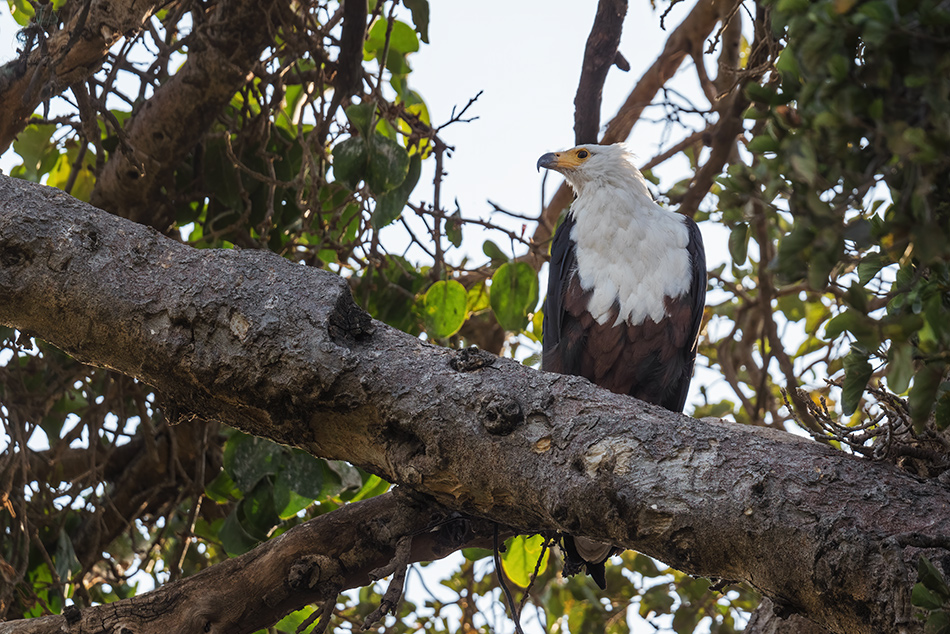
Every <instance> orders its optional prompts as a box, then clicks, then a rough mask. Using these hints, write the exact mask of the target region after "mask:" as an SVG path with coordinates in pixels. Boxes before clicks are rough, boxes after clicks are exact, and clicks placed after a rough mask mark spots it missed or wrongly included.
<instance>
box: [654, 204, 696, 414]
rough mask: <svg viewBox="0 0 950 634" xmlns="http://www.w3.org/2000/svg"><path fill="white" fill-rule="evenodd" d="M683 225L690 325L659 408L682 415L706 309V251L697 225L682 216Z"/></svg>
mask: <svg viewBox="0 0 950 634" xmlns="http://www.w3.org/2000/svg"><path fill="white" fill-rule="evenodd" d="M683 222H684V223H685V224H686V228H687V230H688V231H689V243H688V244H687V245H686V250H687V251H688V252H689V261H690V270H691V274H692V275H691V279H690V283H689V292H687V294H686V295H685V296H684V297H683V299H684V300H685V301H686V302H687V303H688V304H689V308H690V322H689V336H688V338H687V339H686V341H687V342H688V345H687V346H685V347H684V348H683V350H682V353H681V354H682V356H681V360H682V373H681V375H680V376H679V378H678V379H677V380H676V383H675V385H674V386H673V389H672V390H670V392H669V396H668V397H667V400H665V401H664V402H663V403H661V404H662V405H663V407H665V408H666V409H669V410H673V411H674V412H682V411H683V407H684V406H685V405H686V394H687V392H689V382H690V380H691V379H692V378H693V366H694V365H695V363H696V349H697V346H698V345H699V327H700V326H701V325H702V323H703V310H704V308H705V306H706V250H705V248H704V247H703V235H702V234H701V233H700V232H699V226H698V225H697V224H696V222H695V221H693V219H692V218H689V217H687V216H683Z"/></svg>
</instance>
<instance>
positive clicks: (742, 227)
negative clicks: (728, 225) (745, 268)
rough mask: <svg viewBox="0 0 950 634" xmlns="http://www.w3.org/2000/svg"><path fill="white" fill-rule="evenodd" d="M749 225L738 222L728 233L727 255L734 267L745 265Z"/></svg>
mask: <svg viewBox="0 0 950 634" xmlns="http://www.w3.org/2000/svg"><path fill="white" fill-rule="evenodd" d="M749 233H750V232H749V225H748V224H746V223H744V222H740V223H738V224H736V226H734V227H733V228H732V231H731V232H729V255H731V256H732V263H733V264H735V265H739V266H741V265H743V264H745V261H746V257H747V255H748V252H749Z"/></svg>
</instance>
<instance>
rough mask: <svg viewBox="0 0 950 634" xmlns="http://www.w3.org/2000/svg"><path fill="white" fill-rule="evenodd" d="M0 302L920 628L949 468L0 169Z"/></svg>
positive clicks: (438, 496)
mask: <svg viewBox="0 0 950 634" xmlns="http://www.w3.org/2000/svg"><path fill="white" fill-rule="evenodd" d="M0 297H3V298H4V301H2V302H0V323H2V324H6V325H8V326H13V327H16V328H18V329H20V330H21V331H24V332H27V333H29V334H33V335H36V336H38V337H42V338H43V339H45V340H47V341H49V342H50V343H53V344H54V345H57V346H59V347H60V348H62V349H63V350H65V351H67V352H68V353H70V354H72V355H74V356H75V357H77V358H78V359H80V360H83V361H86V362H88V363H93V364H96V365H101V366H105V367H109V368H113V369H115V370H117V371H120V372H124V373H126V374H129V375H131V376H134V377H136V378H139V379H141V380H142V381H145V382H147V383H149V384H150V385H152V386H154V387H155V388H157V389H159V390H160V391H162V392H163V393H165V395H166V396H167V397H168V398H169V399H170V400H171V401H173V402H176V403H178V405H179V407H180V408H181V409H182V410H184V411H191V412H194V413H196V414H198V415H200V416H204V417H209V418H216V419H219V420H221V421H224V422H226V423H228V424H230V425H233V426H235V427H238V428H240V429H242V430H244V431H247V432H248V433H252V434H257V435H260V436H266V437H268V438H272V439H274V440H277V441H279V442H283V443H287V444H293V445H297V446H300V447H303V448H305V449H306V450H308V451H310V452H312V453H314V454H315V455H319V456H322V457H326V458H340V459H345V460H349V461H350V462H352V463H354V464H357V465H359V466H361V467H363V468H365V469H367V470H369V471H371V472H374V473H377V474H379V475H380V476H382V477H384V478H386V479H387V480H389V481H391V482H394V483H398V484H401V485H405V486H406V487H408V488H411V489H414V490H415V491H417V492H419V493H421V494H424V495H427V496H431V497H432V498H434V499H435V500H437V501H438V502H439V503H440V504H442V505H444V506H445V507H446V508H449V509H453V510H458V511H460V512H462V513H465V514H468V515H472V516H475V517H483V518H487V519H493V520H495V521H498V522H501V523H503V524H505V525H509V526H513V527H516V528H517V529H519V530H522V531H540V530H563V531H568V532H570V533H572V534H574V535H581V536H585V537H590V538H593V539H599V540H604V541H607V540H609V541H612V542H614V543H616V544H619V545H622V546H624V547H627V548H633V549H636V550H638V551H640V552H643V553H646V554H648V555H651V556H654V557H657V558H659V559H661V560H663V561H664V562H667V563H669V564H670V565H672V566H674V567H676V568H678V569H680V570H683V571H685V572H688V573H691V574H696V575H703V576H708V577H714V578H721V579H727V580H733V581H746V582H748V583H750V584H751V585H752V586H753V587H755V588H757V589H759V590H760V591H761V592H763V593H764V594H765V595H767V596H769V597H770V598H772V599H773V601H774V602H775V603H776V604H777V605H778V606H779V608H780V609H781V610H783V611H786V612H789V613H795V612H798V613H802V614H804V615H806V616H807V617H808V618H809V619H811V620H813V621H815V622H818V623H820V624H822V625H823V626H825V627H827V628H828V629H829V630H831V631H834V632H897V631H907V632H919V631H922V626H921V624H920V622H918V621H917V620H915V619H914V617H913V612H912V607H911V605H910V591H911V588H912V586H913V583H914V580H915V570H916V562H917V558H918V556H919V554H921V553H924V554H926V555H927V556H928V557H929V558H930V559H931V560H932V561H935V562H936V563H937V564H938V565H939V566H946V562H947V561H948V560H950V559H948V554H950V552H948V551H950V538H948V536H950V491H948V490H947V489H946V488H944V487H943V486H942V485H941V484H939V483H938V482H935V481H919V480H917V479H915V478H914V477H912V476H911V475H909V474H907V473H904V472H901V471H899V470H897V469H895V468H893V467H891V466H889V465H885V464H880V463H873V462H870V461H867V460H863V459H859V458H855V457H852V456H849V455H846V454H844V453H842V452H839V451H836V450H834V449H831V448H829V447H826V446H822V445H819V444H817V443H813V442H809V441H806V440H803V439H800V438H797V437H794V436H791V435H789V434H785V433H780V432H776V431H773V430H768V429H762V428H750V427H744V426H740V425H734V424H716V423H708V422H703V421H697V420H692V419H690V418H688V417H685V416H681V415H678V414H674V413H671V412H667V411H665V410H661V409H658V408H655V407H651V406H649V405H646V404H643V403H640V402H638V401H636V400H634V399H630V398H627V397H623V396H619V395H615V394H611V393H609V392H606V391H605V390H602V389H599V388H597V387H595V386H593V385H591V384H590V383H588V382H587V381H586V380H583V379H579V378H576V377H567V376H561V375H555V374H547V373H540V372H537V371H535V370H532V369H530V368H526V367H524V366H522V365H520V364H518V363H516V362H514V361H510V360H506V359H500V358H497V357H494V356H492V355H489V354H487V353H482V352H477V351H468V350H466V351H457V350H450V349H445V348H439V347H436V346H431V345H427V344H425V343H422V342H420V341H419V340H417V339H416V338H414V337H411V336H409V335H406V334H404V333H401V332H398V331H395V330H393V329H391V328H389V327H387V326H385V325H383V324H381V323H378V322H374V321H373V320H372V319H370V318H369V316H368V315H366V314H365V313H364V312H363V311H362V310H360V309H359V308H358V307H357V306H356V305H355V304H354V303H353V300H352V298H351V296H350V293H349V290H348V288H347V285H346V284H345V282H344V281H343V280H341V279H340V278H338V277H336V276H334V275H332V274H329V273H325V272H321V271H317V270H314V269H311V268H307V267H303V266H299V265H295V264H292V263H290V262H288V261H286V260H283V259H281V258H279V257H277V256H276V255H273V254H270V253H263V252H247V251H236V250H201V251H199V250H194V249H191V248H189V247H187V246H184V245H181V244H179V243H176V242H173V241H171V240H167V239H165V238H163V237H162V236H160V235H159V234H158V233H156V232H155V231H152V230H150V229H147V228H145V227H141V226H138V225H135V224H133V223H130V222H128V221H125V220H123V219H120V218H117V217H115V216H111V215H109V214H106V213H103V212H100V211H98V210H96V209H94V208H92V207H90V206H88V205H85V204H83V203H80V202H78V201H75V200H74V199H72V198H70V197H69V196H67V195H65V194H63V193H62V192H59V191H57V190H53V189H48V188H44V187H41V186H37V185H31V184H28V183H25V182H20V181H16V180H13V179H9V178H3V179H0Z"/></svg>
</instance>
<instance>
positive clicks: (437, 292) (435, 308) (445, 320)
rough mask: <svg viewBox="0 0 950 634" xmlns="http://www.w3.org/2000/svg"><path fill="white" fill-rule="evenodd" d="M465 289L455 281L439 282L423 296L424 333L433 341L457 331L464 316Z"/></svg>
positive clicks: (463, 320)
mask: <svg viewBox="0 0 950 634" xmlns="http://www.w3.org/2000/svg"><path fill="white" fill-rule="evenodd" d="M466 297H467V293H466V292H465V287H464V286H462V285H461V284H460V283H459V282H457V281H456V280H444V281H439V282H436V283H435V284H433V285H432V286H431V287H429V290H428V291H426V294H425V322H426V332H427V333H429V336H430V337H432V338H433V339H444V338H445V337H450V336H452V335H454V334H455V333H457V332H458V331H459V328H461V327H462V324H464V323H465V316H466V310H465V307H466Z"/></svg>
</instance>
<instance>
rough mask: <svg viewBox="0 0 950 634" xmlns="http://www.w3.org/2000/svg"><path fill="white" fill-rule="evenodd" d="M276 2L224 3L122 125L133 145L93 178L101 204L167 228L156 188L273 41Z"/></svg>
mask: <svg viewBox="0 0 950 634" xmlns="http://www.w3.org/2000/svg"><path fill="white" fill-rule="evenodd" d="M275 4H276V2H275V0H267V1H264V2H260V1H258V0H222V1H221V2H219V3H218V4H216V5H214V7H213V9H212V11H211V12H210V14H209V15H208V17H207V19H206V21H205V22H203V23H202V24H201V25H200V26H199V27H198V30H197V33H196V41H195V42H194V43H193V44H192V46H191V48H190V50H189V55H188V60H187V61H186V62H185V63H184V65H183V66H182V67H181V69H180V70H179V71H178V72H177V73H175V75H173V76H172V77H171V78H170V79H169V80H168V81H167V82H165V83H164V84H162V85H161V86H159V87H158V88H157V89H156V90H155V93H154V94H153V95H152V96H151V97H150V98H149V99H148V101H146V102H145V103H144V104H143V105H142V107H141V108H139V109H137V110H136V112H135V113H134V114H133V115H132V117H131V118H130V119H129V120H128V122H127V123H126V125H125V141H126V143H127V145H128V147H124V146H120V149H119V150H118V151H116V152H115V153H113V154H112V156H111V157H110V158H109V161H108V162H107V163H106V165H105V168H104V169H103V171H102V173H101V174H100V175H99V178H98V180H97V181H96V187H95V189H94V190H93V193H92V198H91V200H92V202H93V204H95V205H96V206H97V207H100V208H102V209H105V210H107V211H111V212H113V213H118V214H121V215H122V216H124V217H126V218H129V219H131V220H134V221H136V222H141V223H143V224H148V225H151V226H153V227H155V228H157V229H159V230H160V231H164V230H166V229H167V228H168V226H169V225H170V224H171V223H172V221H173V220H174V212H173V209H172V208H171V206H170V205H169V204H163V203H165V201H162V200H160V196H159V191H160V189H161V187H162V186H163V185H164V184H165V179H167V178H169V177H170V175H171V172H172V170H173V169H174V168H175V167H176V166H177V165H178V163H179V162H180V161H181V160H182V159H183V158H184V157H185V156H186V155H187V154H188V152H190V151H191V150H192V148H194V146H195V144H196V143H197V142H198V140H199V139H201V137H202V135H204V133H205V132H206V131H207V130H208V128H209V127H210V126H211V124H212V123H214V121H215V118H216V117H217V116H219V114H220V113H221V110H222V108H223V107H224V106H225V105H227V103H228V102H229V101H230V100H231V98H232V97H233V96H234V94H235V93H236V92H237V91H238V90H239V89H240V88H241V86H243V85H244V84H245V83H246V82H247V81H248V77H249V74H250V72H251V70H252V69H253V67H254V65H255V64H256V63H257V62H258V59H259V58H260V55H261V53H262V51H263V50H264V48H265V47H266V46H268V45H270V44H272V43H273V41H274V36H275V34H276V28H277V25H276V24H275V17H274V16H275V14H276V9H275Z"/></svg>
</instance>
